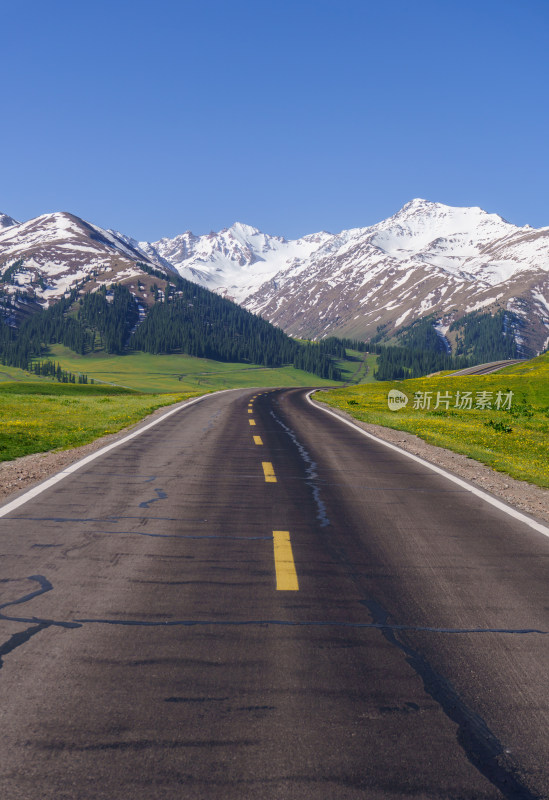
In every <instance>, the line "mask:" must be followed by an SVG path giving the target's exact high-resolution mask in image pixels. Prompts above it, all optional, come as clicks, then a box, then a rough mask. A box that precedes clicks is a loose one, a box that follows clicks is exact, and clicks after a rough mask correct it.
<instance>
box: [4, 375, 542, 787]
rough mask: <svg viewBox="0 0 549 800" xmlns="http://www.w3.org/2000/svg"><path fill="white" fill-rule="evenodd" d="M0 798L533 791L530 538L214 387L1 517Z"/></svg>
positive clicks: (403, 470)
mask: <svg viewBox="0 0 549 800" xmlns="http://www.w3.org/2000/svg"><path fill="white" fill-rule="evenodd" d="M0 553H1V556H2V557H1V561H0V627H1V632H0V667H1V668H0V691H1V693H2V737H1V738H0V793H1V796H2V797H5V798H7V799H8V800H23V799H25V800H26V799H27V798H33V799H34V798H37V797H39V798H41V800H50V799H51V800H53V798H55V800H69V798H70V800H81V799H82V800H84V799H85V800H88V799H89V800H91V798H93V799H94V800H126V799H127V798H131V799H132V800H151V798H154V799H155V800H156V798H159V799H162V800H164V798H166V799H167V798H169V799H170V800H171V799H172V798H174V800H175V798H185V800H186V799H187V798H193V799H194V798H197V799H198V798H199V799H200V800H202V798H204V800H217V798H223V800H232V799H233V798H234V799H235V800H236V799H237V798H238V799H239V800H240V798H254V800H255V799H256V798H257V799H261V798H268V799H269V800H279V799H280V798H284V800H301V799H302V798H303V799H305V798H307V800H308V799H309V798H311V800H312V799H313V798H314V800H319V799H320V800H328V798H330V800H332V799H333V800H346V798H368V799H369V800H370V799H372V800H378V798H404V797H406V798H410V797H413V798H418V800H419V798H448V799H449V798H452V799H453V800H455V799H456V798H463V799H464V800H465V799H466V800H474V799H475V798H478V800H480V799H481V798H482V800H489V799H490V800H491V798H521V799H524V800H533V798H537V800H539V799H540V798H549V766H548V765H549V743H548V735H547V731H548V730H549V724H548V723H549V717H548V709H549V690H548V687H547V667H548V662H549V659H548V651H549V635H548V634H549V609H548V604H547V578H548V572H549V569H548V562H549V558H548V556H549V539H547V538H546V537H544V536H543V535H542V534H541V533H539V532H537V531H535V530H533V529H532V528H531V527H529V526H528V525H526V524H524V523H523V522H521V521H520V520H517V519H514V518H512V517H510V516H509V515H507V514H506V513H505V512H504V511H503V510H501V509H498V508H496V507H494V506H491V505H489V504H487V503H485V502H483V501H482V499H481V498H479V497H477V496H475V495H473V494H471V493H469V492H468V491H467V489H466V488H465V487H462V486H458V485H456V484H453V483H451V482H450V481H448V480H447V479H446V478H444V476H441V475H439V474H436V473H434V472H432V471H431V470H429V469H428V468H427V467H426V466H424V465H422V464H419V463H417V462H414V461H412V460H410V459H409V458H407V457H406V456H405V455H403V454H400V453H398V452H396V451H394V450H390V449H388V448H387V447H385V446H384V445H383V444H382V443H380V442H376V441H375V440H372V439H367V438H365V437H364V436H362V435H361V434H360V432H358V431H356V430H354V429H353V428H350V427H348V426H346V425H344V424H342V423H341V421H340V420H338V419H334V418H333V417H330V416H328V415H327V414H326V413H325V412H323V411H322V410H320V409H317V408H314V407H312V406H311V405H310V404H309V403H308V402H307V399H306V393H305V391H304V390H301V389H295V390H256V391H253V390H237V391H234V392H227V393H223V394H218V395H212V396H210V397H207V398H205V399H204V400H202V401H201V402H199V403H196V404H194V405H192V406H189V407H187V408H184V409H182V410H180V411H178V412H177V413H174V414H172V415H171V416H169V417H168V418H167V419H165V420H164V421H162V422H161V423H159V424H158V425H156V426H155V427H153V428H150V429H148V430H147V431H145V432H144V433H142V434H141V435H139V436H137V437H135V438H133V439H132V440H131V441H127V442H125V443H124V444H121V445H120V446H118V447H116V448H114V449H112V450H110V451H109V452H108V453H105V454H103V455H102V456H100V457H98V458H96V459H95V460H94V461H91V462H89V463H87V464H85V465H84V466H82V467H81V468H80V469H78V470H76V471H74V472H73V473H72V474H69V475H67V476H66V477H65V478H64V479H63V480H61V481H59V482H58V483H56V484H55V485H51V486H48V488H47V489H46V490H45V491H44V492H42V493H41V494H39V495H36V496H34V497H32V498H31V499H29V500H28V502H26V503H24V504H22V505H19V507H17V508H13V509H12V510H11V511H9V512H8V513H6V514H5V515H4V516H1V517H0Z"/></svg>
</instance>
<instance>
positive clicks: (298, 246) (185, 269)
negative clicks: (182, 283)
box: [133, 222, 331, 303]
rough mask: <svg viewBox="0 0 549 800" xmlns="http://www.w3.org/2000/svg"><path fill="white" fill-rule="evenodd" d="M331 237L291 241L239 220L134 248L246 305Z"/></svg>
mask: <svg viewBox="0 0 549 800" xmlns="http://www.w3.org/2000/svg"><path fill="white" fill-rule="evenodd" d="M329 239H331V235H330V234H329V233H325V232H321V233H317V234H313V235H312V236H304V237H303V238H302V239H296V240H294V241H287V240H286V239H284V238H282V237H280V236H269V235H268V234H265V233H261V231H259V230H257V228H252V227H251V226H250V225H243V224H242V223H241V222H235V224H234V225H232V226H231V227H230V228H224V229H223V230H222V231H220V232H219V233H209V234H207V235H205V236H195V235H194V234H193V233H191V232H190V231H187V232H186V233H182V234H181V235H180V236H176V237H175V238H173V239H160V241H158V242H153V243H152V244H150V243H149V242H133V244H134V245H135V246H137V247H139V248H140V250H141V251H142V252H144V253H146V254H147V255H148V256H149V257H150V258H151V259H152V260H155V261H157V262H158V263H161V264H164V265H171V266H173V267H175V268H176V269H177V271H178V272H179V274H180V275H181V276H182V277H183V278H187V280H190V281H194V282H195V283H200V284H201V285H202V286H205V287H206V288H207V289H211V290H212V291H216V292H218V293H220V294H223V295H226V296H227V297H229V298H230V299H232V300H235V301H236V302H238V303H242V302H243V301H244V300H245V299H246V298H247V297H249V296H250V295H251V294H253V293H254V292H255V291H257V289H259V287H260V286H261V285H262V284H263V283H265V281H269V280H271V278H272V277H273V276H274V275H276V274H277V273H278V272H280V271H281V270H284V269H286V268H287V267H288V266H289V265H290V264H293V263H295V262H296V261H301V260H303V259H308V258H309V257H310V256H311V254H312V253H313V252H314V251H315V250H317V249H318V247H319V246H320V245H321V244H323V243H325V242H327V241H328V240H329Z"/></svg>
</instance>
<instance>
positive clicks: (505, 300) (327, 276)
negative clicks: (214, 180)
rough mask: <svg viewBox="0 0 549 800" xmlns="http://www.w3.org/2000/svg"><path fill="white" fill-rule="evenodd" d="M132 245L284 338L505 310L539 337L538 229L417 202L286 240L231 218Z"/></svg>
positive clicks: (545, 312) (367, 331) (541, 252)
mask: <svg viewBox="0 0 549 800" xmlns="http://www.w3.org/2000/svg"><path fill="white" fill-rule="evenodd" d="M139 247H140V249H141V250H143V251H144V252H147V253H148V254H149V257H150V258H152V259H157V260H159V259H161V260H162V262H163V263H170V264H171V265H173V266H174V267H176V268H177V270H178V272H179V273H180V274H181V275H183V276H184V277H187V278H189V279H190V280H194V281H196V282H198V283H200V284H202V285H203V286H206V287H208V288H209V289H212V290H214V291H217V292H220V293H223V294H225V295H227V296H229V297H232V298H233V299H235V300H236V301H237V302H239V303H240V304H241V305H243V306H244V307H245V308H247V309H249V310H250V311H254V312H256V313H259V314H261V315H262V316H264V317H265V318H266V319H268V320H269V321H271V322H274V323H276V324H277V325H279V326H280V327H282V328H283V329H284V330H286V331H287V332H288V333H291V334H293V335H295V336H306V337H314V338H316V337H319V336H324V335H326V334H330V333H336V334H341V335H348V336H353V337H355V336H356V337H360V338H370V337H371V336H373V335H375V334H376V333H377V332H378V330H381V329H382V330H383V332H384V333H385V334H386V335H387V336H389V335H390V334H391V333H392V332H394V331H396V330H397V329H398V328H399V327H401V326H404V325H408V324H410V323H411V322H413V321H414V319H417V318H419V317H421V316H424V315H426V314H435V315H436V317H437V318H439V319H440V327H441V330H444V329H445V328H446V327H447V325H448V324H449V323H450V322H451V321H452V320H453V319H455V318H457V317H459V316H461V315H462V314H463V313H466V312H469V311H473V310H478V309H485V310H487V311H488V310H493V309H496V308H507V309H509V310H511V311H514V312H515V313H517V314H519V316H522V317H523V319H524V320H525V323H526V327H527V328H528V330H527V331H526V332H525V339H526V340H527V343H528V345H529V346H530V347H531V348H532V349H535V350H540V349H542V348H544V347H545V346H546V341H547V338H548V336H549V228H541V229H534V228H531V227H530V226H528V225H527V226H525V227H517V226H515V225H511V224H510V223H508V222H506V221H505V220H504V219H502V218H501V217H500V216H498V215H497V214H488V213H487V212H485V211H483V210H482V209H480V208H454V207H450V206H446V205H442V204H441V203H431V202H428V201H426V200H421V199H416V200H412V201H411V202H409V203H407V204H406V205H405V206H404V207H403V208H402V209H401V210H400V211H399V212H398V213H397V214H395V215H394V216H392V217H390V218H389V219H387V220H383V221H382V222H380V223H378V224H377V225H373V226H370V227H366V228H355V229H352V230H347V231H343V232H342V233H339V234H335V235H332V234H328V233H325V232H322V233H319V234H314V235H312V236H306V237H304V238H303V239H297V240H295V241H286V240H285V239H280V238H278V237H270V236H267V235H266V234H263V233H261V232H260V231H258V230H257V229H255V228H250V227H249V226H246V225H242V224H239V223H236V224H235V225H233V226H232V228H229V229H226V230H223V231H221V232H220V233H218V234H214V233H211V234H208V235H207V236H194V235H193V234H192V233H185V234H182V235H181V236H177V237H175V238H174V239H162V240H160V241H159V242H154V243H152V244H148V243H144V242H141V243H139Z"/></svg>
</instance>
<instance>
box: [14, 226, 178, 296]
mask: <svg viewBox="0 0 549 800" xmlns="http://www.w3.org/2000/svg"><path fill="white" fill-rule="evenodd" d="M0 219H1V220H2V221H6V222H5V223H4V224H3V225H2V227H1V228H0V288H2V291H3V293H4V295H7V296H8V297H9V296H19V297H21V295H24V296H25V297H26V299H28V300H32V301H34V302H36V303H38V304H40V305H47V304H48V303H49V302H52V301H55V300H58V299H59V298H60V297H62V296H63V295H64V294H65V292H67V291H68V290H70V289H71V288H73V287H74V286H76V285H84V284H85V286H86V290H91V289H93V288H96V287H97V286H100V285H102V284H107V285H108V284H112V283H114V282H116V283H126V284H129V285H133V286H134V288H135V290H136V291H135V293H136V296H139V294H141V295H144V294H146V290H145V281H147V283H150V280H149V276H148V275H146V273H145V272H144V271H143V269H142V268H141V267H139V264H138V262H143V263H145V264H147V265H148V266H150V267H151V268H157V265H156V263H155V262H151V261H150V259H149V258H148V256H147V255H146V254H145V253H142V252H141V251H139V250H136V249H135V248H134V247H132V245H131V244H130V243H128V242H127V241H124V240H123V239H122V238H119V237H118V236H117V235H116V234H113V233H111V232H110V231H106V230H103V228H100V227H98V226H97V225H92V224H91V223H89V222H85V221H84V220H82V219H80V218H79V217H76V216H74V215H73V214H67V213H61V212H58V213H54V214H43V215H42V216H40V217H36V218H35V219H31V220H29V221H28V222H22V223H18V222H16V221H15V220H13V219H11V217H8V216H7V215H2V216H1V217H0ZM163 269H164V268H163ZM170 272H172V273H173V270H170ZM140 285H141V287H142V289H141V290H140V289H139V286H140ZM143 299H144V300H145V301H146V298H145V297H143Z"/></svg>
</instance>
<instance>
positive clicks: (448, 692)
mask: <svg viewBox="0 0 549 800" xmlns="http://www.w3.org/2000/svg"><path fill="white" fill-rule="evenodd" d="M27 580H30V581H35V582H37V583H38V584H39V588H38V589H35V590H34V591H32V592H28V593H27V594H25V595H23V596H21V597H18V598H15V599H14V600H9V601H7V602H5V603H2V604H0V619H2V620H5V621H10V622H20V623H26V624H28V625H29V627H28V628H26V629H25V630H23V631H18V632H17V633H15V634H13V635H12V636H10V638H9V639H8V640H7V641H6V642H4V643H3V644H1V645H0V668H1V667H2V666H3V664H4V661H3V658H2V657H3V656H6V655H8V654H10V653H12V652H14V650H16V649H17V648H19V647H21V646H22V645H24V644H26V643H27V642H28V641H30V639H31V638H32V637H33V636H36V635H37V634H38V633H40V632H41V631H43V630H46V629H47V628H49V627H52V626H57V627H62V628H80V627H82V626H83V625H89V624H102V625H118V626H136V627H155V628H156V627H176V626H181V627H199V626H216V627H230V626H261V627H268V626H284V627H319V628H320V627H336V628H355V629H363V630H368V629H374V630H379V631H381V633H382V635H383V636H384V638H385V639H386V640H387V641H388V642H389V643H390V644H391V645H392V646H394V647H396V648H397V649H399V650H400V651H401V652H402V653H404V655H405V658H406V661H407V663H408V664H409V665H410V666H411V667H412V669H413V670H414V671H415V672H416V674H417V675H418V676H419V677H420V678H421V680H422V682H423V686H424V689H425V691H426V693H427V694H429V695H430V696H431V697H432V698H433V700H434V701H435V702H436V703H437V704H438V705H439V707H440V708H441V710H442V711H443V712H444V713H445V714H446V716H448V717H449V719H451V720H452V721H453V722H454V723H455V724H456V725H457V726H458V733H457V740H458V743H459V745H460V747H461V748H462V749H463V751H464V753H465V755H466V757H467V759H468V760H469V761H470V762H471V764H473V765H474V766H475V767H476V769H478V770H479V771H480V772H481V773H482V774H483V775H484V776H485V777H486V778H487V779H488V780H489V781H490V782H491V783H492V784H493V785H494V786H496V787H497V788H498V789H499V791H500V792H501V793H502V794H503V796H504V797H506V798H509V800H539V797H538V796H537V795H535V794H533V793H532V792H531V791H530V790H529V789H528V787H526V786H525V785H524V783H523V782H522V781H521V778H520V776H519V775H518V772H517V770H516V768H515V767H514V766H513V765H512V764H510V763H509V762H508V759H507V755H506V752H507V751H506V750H505V748H504V746H503V744H502V743H501V742H500V740H499V739H498V738H497V736H496V735H495V734H494V733H493V732H492V731H491V730H490V728H489V727H488V725H487V724H486V722H485V721H484V720H483V719H482V717H481V716H480V715H479V714H477V713H476V712H475V711H473V710H472V709H471V708H469V707H468V706H467V705H466V703H465V702H464V701H463V700H462V699H461V697H460V695H459V693H458V692H457V691H456V689H455V688H454V687H453V686H452V684H451V683H450V682H449V681H447V680H446V679H445V678H444V677H443V676H442V675H440V674H439V673H438V672H437V671H436V670H435V669H434V668H433V667H432V666H431V665H430V664H429V662H428V661H427V659H426V658H425V657H424V656H423V655H422V654H421V653H420V652H419V651H418V650H417V649H415V648H414V647H413V646H412V645H411V644H410V643H409V642H407V641H406V640H405V638H404V637H403V636H400V637H399V636H397V633H401V634H403V633H406V632H431V633H442V634H481V633H483V634H511V635H531V634H537V635H542V636H545V635H547V634H549V631H544V630H539V629H536V628H518V629H513V628H509V629H507V628H437V627H430V626H415V625H398V624H392V623H390V622H389V621H388V620H389V612H388V611H386V609H384V608H383V606H381V604H379V603H378V602H377V601H376V600H374V599H372V598H369V599H365V600H363V601H362V603H363V605H364V606H365V607H366V608H367V609H368V611H369V613H370V615H371V617H372V619H373V622H370V623H362V622H345V621H339V622H338V621H329V620H326V621H299V620H297V621H296V620H293V621H288V620H276V619H265V620H261V619H258V620H164V621H150V620H121V619H116V620H115V619H96V618H81V619H74V620H72V621H70V622H62V621H57V620H50V619H41V618H40V617H30V618H25V617H14V616H8V615H7V614H4V613H2V612H1V610H2V609H5V608H8V607H10V606H17V605H22V604H24V603H28V602H29V601H31V600H33V599H34V598H36V597H39V596H40V595H43V594H45V593H46V592H50V591H51V590H52V589H53V588H54V587H53V585H52V584H51V582H50V581H49V580H48V579H47V578H46V577H44V576H43V575H30V576H29V577H28V578H27ZM9 582H19V581H18V580H17V579H9V578H8V579H2V580H0V583H9Z"/></svg>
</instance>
